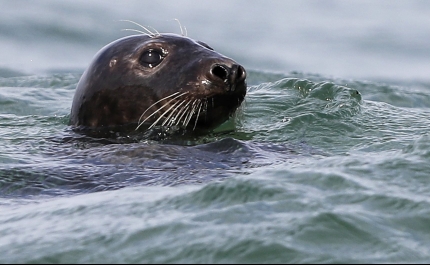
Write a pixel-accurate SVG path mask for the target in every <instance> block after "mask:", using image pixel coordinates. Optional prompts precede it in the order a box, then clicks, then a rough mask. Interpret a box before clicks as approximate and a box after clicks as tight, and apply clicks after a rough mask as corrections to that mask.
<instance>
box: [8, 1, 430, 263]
mask: <svg viewBox="0 0 430 265" xmlns="http://www.w3.org/2000/svg"><path fill="white" fill-rule="evenodd" d="M0 6H1V8H0V39H1V41H0V55H1V58H0V253H1V255H0V263H72V262H77V263H96V262H97V263H99V262H102V263H245V262H246V263H403V262H407V263H429V262H430V132H429V131H430V75H429V74H430V45H429V40H430V2H429V1H420V0H408V1H388V0H385V1H370V0H368V1H363V0H360V1H341V0H330V1H282V2H281V1H264V2H262V1H249V0H247V1H245V0H243V1H227V0H219V1H217V2H202V1H200V2H198V1H189V0H188V1H176V2H174V3H173V2H172V1H167V0H164V1H137V0H134V1H118V2H111V1H109V2H106V1H101V0H98V1H83V0H74V1H71V0H69V1H20V0H14V1H4V0H1V1H0ZM175 19H179V21H180V23H181V24H182V26H183V27H186V29H187V33H188V36H189V37H191V38H194V39H198V40H201V41H204V42H206V43H208V44H209V45H210V46H212V47H213V48H215V50H217V51H218V52H220V53H222V54H224V55H227V56H229V57H231V58H233V59H235V60H236V61H238V62H239V63H241V64H242V65H243V66H244V67H245V68H246V69H247V71H248V93H247V96H246V100H245V102H244V104H243V106H242V107H241V108H240V110H239V111H238V113H237V115H235V117H234V118H232V119H231V120H230V121H228V122H226V123H225V124H223V125H221V126H220V127H219V128H217V129H215V130H214V131H213V132H211V133H208V134H206V135H202V136H199V137H193V138H186V139H184V138H180V139H175V138H173V139H168V140H162V141H152V140H142V141H137V142H136V141H135V142H129V143H112V142H109V141H106V140H105V139H94V138H90V137H87V136H84V135H81V134H79V133H76V132H74V131H72V130H71V129H70V128H69V126H68V120H69V114H70V107H71V103H72V98H73V95H74V92H75V88H76V85H77V83H78V81H79V78H80V76H81V75H82V73H83V71H84V70H85V68H86V67H87V65H88V64H89V63H90V61H91V59H92V57H93V56H94V54H95V53H96V52H97V51H98V50H99V49H100V48H102V47H103V46H104V45H106V44H108V43H109V42H111V41H114V40H116V39H118V38H121V37H123V36H127V35H130V34H132V33H131V32H130V31H123V30H122V29H137V27H136V26H135V25H133V24H132V23H127V22H122V21H120V20H133V21H136V22H138V23H141V24H143V25H148V26H152V27H154V28H156V29H157V30H158V31H160V32H173V33H178V34H180V33H181V31H180V26H179V24H178V23H177V22H176V21H175Z"/></svg>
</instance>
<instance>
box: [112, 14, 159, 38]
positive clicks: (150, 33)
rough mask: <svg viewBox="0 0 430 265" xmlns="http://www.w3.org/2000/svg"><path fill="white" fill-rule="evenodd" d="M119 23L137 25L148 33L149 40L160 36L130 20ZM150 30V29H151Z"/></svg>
mask: <svg viewBox="0 0 430 265" xmlns="http://www.w3.org/2000/svg"><path fill="white" fill-rule="evenodd" d="M120 21H122V22H129V23H132V24H134V25H137V26H139V27H141V28H142V29H144V30H145V31H146V32H147V33H148V35H149V36H150V37H151V38H153V37H155V36H160V33H159V32H158V31H156V32H157V34H155V33H154V32H152V31H150V30H149V29H148V28H147V27H145V26H143V25H141V24H139V23H137V22H134V21H131V20H127V19H121V20H120ZM151 28H152V27H151ZM152 29H154V28H152Z"/></svg>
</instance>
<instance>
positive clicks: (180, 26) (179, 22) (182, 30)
mask: <svg viewBox="0 0 430 265" xmlns="http://www.w3.org/2000/svg"><path fill="white" fill-rule="evenodd" d="M175 21H176V22H178V24H179V28H180V29H181V35H182V36H186V35H184V29H183V28H182V24H181V21H179V19H177V18H175ZM185 31H186V29H185Z"/></svg>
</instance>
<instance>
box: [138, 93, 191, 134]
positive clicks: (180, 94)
mask: <svg viewBox="0 0 430 265" xmlns="http://www.w3.org/2000/svg"><path fill="white" fill-rule="evenodd" d="M178 94H179V95H178ZM186 94H188V92H184V93H180V92H175V93H173V94H171V95H170V96H167V97H164V98H162V99H160V100H158V101H157V102H155V103H154V104H152V105H151V106H149V108H147V109H146V110H145V111H144V112H143V114H142V115H141V116H140V118H139V121H138V122H137V124H138V126H137V128H136V130H137V129H139V128H140V126H142V125H143V123H144V122H145V121H147V120H148V119H149V118H151V117H152V116H154V115H155V114H156V113H158V112H159V111H160V110H162V109H163V108H164V107H165V106H167V105H168V104H169V103H170V102H172V101H173V100H175V99H177V98H179V97H182V96H184V95H186ZM171 97H174V98H173V99H171V100H169V101H168V102H167V103H165V104H164V105H163V106H161V107H160V108H158V109H157V110H156V111H154V112H153V113H152V114H151V115H149V116H148V117H146V118H145V119H144V120H143V121H141V120H142V118H143V117H144V115H145V114H146V112H148V110H150V109H151V108H152V107H153V106H155V105H157V104H158V103H160V102H161V101H163V100H166V99H168V98H171Z"/></svg>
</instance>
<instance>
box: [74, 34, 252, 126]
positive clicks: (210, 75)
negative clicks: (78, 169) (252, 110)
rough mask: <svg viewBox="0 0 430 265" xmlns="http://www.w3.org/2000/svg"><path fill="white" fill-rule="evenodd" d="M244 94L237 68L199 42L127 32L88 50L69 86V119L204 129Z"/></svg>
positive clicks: (242, 75) (243, 74)
mask: <svg viewBox="0 0 430 265" xmlns="http://www.w3.org/2000/svg"><path fill="white" fill-rule="evenodd" d="M245 95H246V71H245V69H244V68H243V67H242V66H241V65H239V64H238V63H236V62H235V61H234V60H232V59H230V58H228V57H226V56H224V55H222V54H220V53H218V52H216V51H214V50H213V49H212V48H211V47H210V46H208V45H207V44H205V43H204V42H201V41H196V40H193V39H191V38H189V37H186V36H183V35H177V34H164V33H163V34H160V33H158V32H157V34H139V35H131V36H128V37H124V38H122V39H119V40H116V41H114V42H112V43H110V44H108V45H107V46H105V47H104V48H102V49H101V50H100V51H99V52H98V53H97V54H96V55H95V57H94V59H93V60H92V62H91V64H90V66H89V67H88V68H87V69H86V71H85V72H84V73H83V75H82V77H81V79H80V80H79V83H78V85H77V88H76V92H75V96H74V99H73V103H72V108H71V114H70V122H69V124H70V125H71V126H72V127H73V128H74V129H79V128H87V129H88V128H90V129H92V128H109V130H111V129H113V130H115V129H117V128H121V127H125V126H126V127H129V126H130V125H131V127H133V128H134V129H136V130H137V129H139V130H142V129H143V130H148V129H151V128H153V127H157V126H161V127H168V128H171V127H176V128H182V129H185V130H188V131H190V130H191V131H194V130H197V129H205V130H211V129H214V128H215V127H217V126H219V125H220V124H222V123H223V122H225V121H226V120H228V119H229V118H230V117H231V116H232V115H233V114H234V113H235V111H236V109H237V108H238V107H239V106H240V105H241V103H242V101H243V100H244V98H245Z"/></svg>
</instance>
